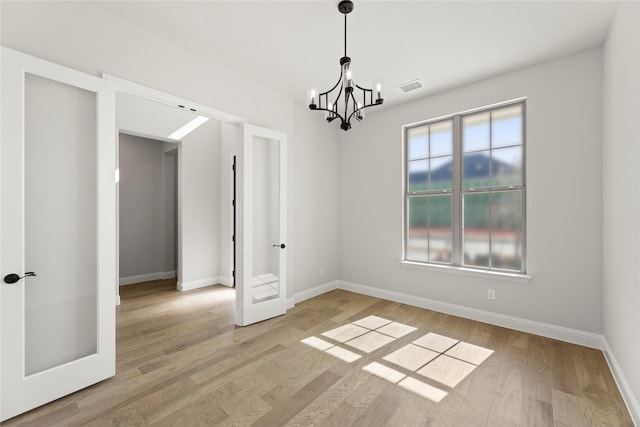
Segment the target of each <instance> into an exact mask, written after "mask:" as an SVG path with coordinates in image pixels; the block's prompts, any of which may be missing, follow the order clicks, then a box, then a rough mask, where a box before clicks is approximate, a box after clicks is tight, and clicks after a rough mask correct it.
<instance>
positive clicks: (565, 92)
mask: <svg viewBox="0 0 640 427" xmlns="http://www.w3.org/2000/svg"><path fill="white" fill-rule="evenodd" d="M601 60H602V52H601V49H600V48H594V49H590V50H587V51H584V52H581V53H578V54H575V55H572V56H568V57H564V58H561V59H558V60H554V61H551V62H547V63H543V64H539V65H536V66H532V67H529V68H526V69H522V70H519V71H515V72H511V73H507V74H504V75H500V76H497V77H494V78H491V79H487V80H484V81H481V82H478V83H475V84H471V85H468V86H463V87H460V88H457V89H454V90H451V91H447V92H443V93H438V94H433V95H430V96H427V97H425V98H422V99H420V100H418V101H415V102H411V103H408V104H404V105H400V106H397V107H393V108H390V109H388V110H385V111H379V112H373V113H372V114H369V115H368V117H367V119H366V122H363V123H362V124H356V125H354V127H353V129H352V130H351V131H349V132H348V133H341V134H340V135H341V136H340V141H339V147H338V149H339V155H338V157H339V183H340V185H339V190H338V192H339V202H338V206H339V208H338V221H339V240H338V241H339V245H338V247H339V251H338V254H339V257H338V260H339V261H338V262H339V264H338V265H339V272H338V276H339V277H340V280H345V281H347V282H353V283H356V284H361V285H368V286H372V287H375V288H377V289H383V290H389V291H396V292H400V293H404V294H409V295H414V296H418V297H423V298H428V299H432V300H436V301H441V302H445V303H452V304H457V305H460V306H465V307H470V308H475V309H480V310H486V311H490V312H494V313H498V314H504V315H509V316H514V317H518V318H523V319H528V320H533V321H538V322H543V323H547V324H551V325H557V326H563V327H566V328H572V329H577V330H580V331H587V332H592V333H601V332H602V303H601V298H602V286H601V280H602V268H601V265H602V249H601V247H602V213H601V212H602V184H601V181H602V165H601V153H602V146H601V138H602V127H601V121H602V108H601V105H602V90H601V87H602V72H601ZM524 96H526V97H528V102H527V142H526V144H527V147H526V156H527V164H526V165H527V183H528V187H527V221H528V227H527V228H528V235H527V239H528V241H527V251H528V266H529V273H530V274H531V275H532V276H533V279H532V280H531V281H530V282H529V283H515V282H509V281H504V280H497V279H495V278H493V277H491V276H487V277H486V278H484V277H475V276H467V275H460V274H458V273H451V272H440V271H435V270H417V269H411V268H407V267H405V266H402V265H400V264H399V261H400V259H401V252H402V200H403V197H402V172H401V167H402V156H401V145H402V139H401V126H402V125H403V124H407V123H412V122H416V121H420V120H425V119H429V118H434V117H438V116H441V115H446V114H451V113H455V112H459V111H464V110H467V109H471V108H476V107H482V106H485V105H490V104H493V103H497V102H501V101H506V100H510V99H514V98H519V97H524ZM365 123H366V125H365ZM488 288H492V289H495V290H496V295H497V298H496V301H489V300H488V299H487V289H488Z"/></svg>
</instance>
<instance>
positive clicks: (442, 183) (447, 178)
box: [429, 156, 453, 190]
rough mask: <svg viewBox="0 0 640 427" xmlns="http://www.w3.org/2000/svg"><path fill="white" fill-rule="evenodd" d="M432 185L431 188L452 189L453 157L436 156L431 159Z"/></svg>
mask: <svg viewBox="0 0 640 427" xmlns="http://www.w3.org/2000/svg"><path fill="white" fill-rule="evenodd" d="M430 166H431V170H430V172H431V186H430V187H429V189H430V190H450V189H451V187H452V181H451V176H452V173H453V169H452V168H453V157H452V156H447V157H436V158H435V159H431V160H430Z"/></svg>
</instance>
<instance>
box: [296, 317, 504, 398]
mask: <svg viewBox="0 0 640 427" xmlns="http://www.w3.org/2000/svg"><path fill="white" fill-rule="evenodd" d="M416 330H417V328H415V327H413V326H409V325H405V324H402V323H398V322H394V321H391V320H388V319H384V318H382V317H378V316H367V317H365V318H362V319H360V320H357V321H355V322H351V323H348V324H346V325H343V326H339V327H337V328H334V329H331V330H329V331H327V332H323V333H322V336H323V337H326V338H328V339H330V340H333V341H336V342H337V343H338V344H333V343H331V342H330V341H326V340H324V339H321V338H318V337H315V336H312V337H308V338H305V339H303V340H301V342H302V343H304V344H306V345H308V346H310V347H313V348H315V349H316V350H320V351H322V352H325V353H327V354H329V355H331V356H333V357H336V358H338V359H340V360H342V361H345V362H347V363H352V362H355V361H356V360H358V359H360V358H361V357H362V355H360V354H358V353H355V352H353V351H350V350H348V349H346V348H344V347H342V346H340V345H339V344H345V345H347V346H349V347H352V348H354V349H355V350H357V351H360V352H362V353H364V354H365V355H366V354H370V353H373V352H374V351H376V350H378V349H381V348H383V347H385V346H386V345H388V344H391V343H392V342H394V341H396V340H397V339H398V338H401V337H403V336H405V335H408V334H410V333H412V332H414V331H416ZM491 354H493V350H490V349H488V348H484V347H480V346H478V345H475V344H471V343H467V342H464V341H460V340H457V339H455V338H451V337H447V336H444V335H440V334H436V333H434V332H429V333H428V334H426V335H423V336H421V337H420V338H417V339H415V340H413V341H412V342H411V343H408V344H407V345H405V346H403V347H400V348H399V349H397V350H395V351H393V352H391V353H389V354H386V355H384V356H382V359H381V360H380V362H386V363H388V364H391V365H393V366H394V367H391V366H388V365H387V364H385V363H380V362H377V361H372V362H371V363H369V364H368V365H366V366H364V367H363V368H362V369H363V370H364V371H366V372H369V373H370V374H372V375H375V376H377V377H379V378H382V379H384V380H385V381H388V382H390V383H392V384H396V385H398V386H399V387H402V388H403V389H405V390H407V391H410V392H412V393H414V394H416V395H418V396H421V397H424V398H425V399H429V400H431V401H433V402H436V403H438V402H441V401H442V399H444V398H445V397H447V395H448V394H449V393H448V392H447V391H445V390H442V389H441V388H438V387H436V386H434V385H432V384H429V383H427V382H425V381H423V380H422V379H421V378H426V379H427V380H428V381H429V382H433V383H437V384H441V385H442V386H443V387H444V388H450V389H454V388H455V387H457V386H458V385H459V384H460V383H461V382H462V381H463V380H464V379H465V378H467V377H468V376H469V375H470V374H471V373H472V372H473V371H474V370H475V369H476V368H477V367H478V366H479V365H480V364H481V363H483V362H484V361H485V360H487V358H488V357H489V356H491ZM399 369H400V370H399ZM403 371H405V372H403Z"/></svg>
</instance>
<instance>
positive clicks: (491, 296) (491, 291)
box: [487, 289, 496, 301]
mask: <svg viewBox="0 0 640 427" xmlns="http://www.w3.org/2000/svg"><path fill="white" fill-rule="evenodd" d="M487 298H488V299H490V300H491V301H495V300H496V290H495V289H489V292H487Z"/></svg>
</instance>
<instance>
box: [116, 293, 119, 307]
mask: <svg viewBox="0 0 640 427" xmlns="http://www.w3.org/2000/svg"><path fill="white" fill-rule="evenodd" d="M116 305H120V295H116Z"/></svg>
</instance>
